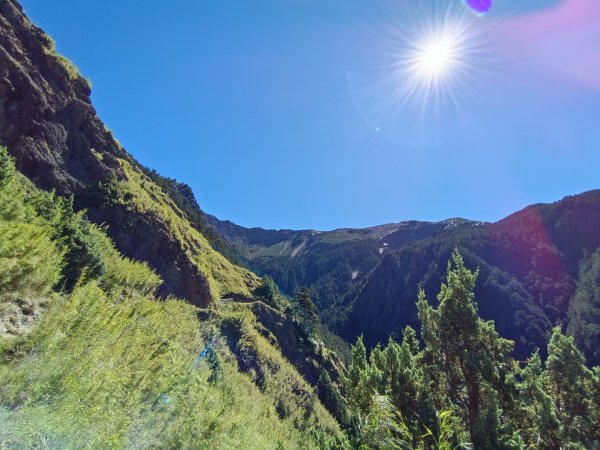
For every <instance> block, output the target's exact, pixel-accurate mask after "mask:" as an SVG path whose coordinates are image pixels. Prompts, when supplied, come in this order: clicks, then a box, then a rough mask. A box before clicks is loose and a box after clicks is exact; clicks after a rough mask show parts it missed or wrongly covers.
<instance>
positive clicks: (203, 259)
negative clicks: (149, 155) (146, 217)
mask: <svg viewBox="0 0 600 450" xmlns="http://www.w3.org/2000/svg"><path fill="white" fill-rule="evenodd" d="M120 163H121V167H122V168H123V171H124V172H125V175H126V180H124V181H121V182H116V183H117V186H116V187H113V190H116V191H117V192H120V193H121V195H120V197H119V201H120V202H122V203H124V204H126V205H127V206H128V207H130V208H133V209H134V210H136V211H138V212H140V213H147V212H151V213H152V214H154V215H156V216H157V217H159V218H160V220H162V221H163V222H164V223H165V224H167V226H168V228H169V230H170V232H171V235H172V236H173V237H174V238H175V239H177V240H178V241H179V242H180V245H181V248H182V249H183V250H184V251H185V252H186V253H187V254H188V255H189V257H190V258H191V260H192V261H193V262H194V263H195V264H196V265H197V267H198V268H199V269H200V271H201V272H202V273H203V274H204V275H205V276H206V278H207V279H208V283H209V285H210V289H211V295H212V297H213V299H214V300H215V301H216V300H218V299H220V298H221V297H223V296H225V295H226V294H238V295H242V296H246V297H248V298H251V297H252V290H253V289H255V288H256V287H257V286H258V285H259V279H258V277H257V276H256V275H254V274H253V273H252V272H250V271H249V270H247V269H244V268H242V267H239V266H236V265H234V264H232V263H231V262H230V261H229V260H227V259H226V258H225V257H224V256H223V255H221V254H220V253H218V252H217V251H215V250H214V249H213V248H212V246H211V245H210V243H209V242H208V241H207V239H206V238H205V237H204V236H203V235H202V233H200V231H198V229H196V228H195V227H193V226H192V225H191V224H190V222H189V221H188V219H187V216H186V214H185V213H184V212H183V211H182V210H181V209H179V207H178V206H177V205H176V204H175V202H174V201H173V200H172V199H171V197H169V196H168V195H167V194H166V193H165V192H164V191H163V190H162V189H161V188H160V187H159V186H158V185H157V184H155V183H154V182H153V181H152V180H151V179H150V178H149V177H148V176H147V175H145V174H144V173H143V171H142V170H141V169H139V168H138V167H136V166H134V165H133V164H131V163H129V162H127V161H125V160H120Z"/></svg>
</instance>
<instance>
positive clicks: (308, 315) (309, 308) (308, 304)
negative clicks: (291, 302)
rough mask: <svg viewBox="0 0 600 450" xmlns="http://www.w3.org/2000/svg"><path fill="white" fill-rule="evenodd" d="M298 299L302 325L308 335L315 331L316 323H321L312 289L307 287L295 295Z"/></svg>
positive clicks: (297, 306)
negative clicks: (311, 292)
mask: <svg viewBox="0 0 600 450" xmlns="http://www.w3.org/2000/svg"><path fill="white" fill-rule="evenodd" d="M294 299H295V301H296V309H297V315H298V317H299V319H300V326H301V327H302V329H303V330H304V332H305V333H306V335H307V336H311V335H312V334H313V333H314V330H315V327H316V325H317V324H318V323H319V316H318V314H317V308H316V306H315V304H314V303H313V301H312V299H311V298H310V290H309V289H308V288H307V287H305V288H303V289H302V290H301V291H300V292H298V293H297V294H296V296H295V297H294Z"/></svg>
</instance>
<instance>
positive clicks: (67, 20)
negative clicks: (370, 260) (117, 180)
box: [22, 0, 600, 229]
mask: <svg viewBox="0 0 600 450" xmlns="http://www.w3.org/2000/svg"><path fill="white" fill-rule="evenodd" d="M395 1H402V0H395ZM406 1H411V0H406ZM414 1H417V0H414ZM418 1H421V0H418ZM448 1H452V0H448ZM456 1H459V0H456ZM511 1H512V0H505V3H510V2H511ZM575 1H576V0H575ZM391 2H392V1H391V0H377V1H375V0H373V1H370V0H362V1H359V0H343V1H342V0H330V1H325V0H256V1H248V0H172V1H169V2H158V1H148V0H145V1H142V0H127V1H123V0H120V1H117V0H85V1H82V0H52V1H46V0H23V1H22V4H23V6H24V8H25V10H26V12H27V13H28V14H29V15H30V17H31V18H32V20H33V21H34V22H35V23H36V24H37V25H38V26H40V27H42V28H43V29H44V30H45V31H47V32H48V33H49V34H50V35H51V36H52V37H53V38H54V39H55V40H56V42H57V48H58V50H59V51H60V52H61V53H63V54H64V55H66V56H67V57H69V58H70V59H71V60H73V62H74V63H75V64H76V65H77V66H78V67H79V68H80V69H81V72H82V73H83V74H84V75H85V76H86V77H88V78H89V79H91V81H92V84H93V93H92V97H93V102H94V105H95V106H96V108H97V110H98V113H99V115H100V117H101V118H102V119H103V120H104V121H105V123H106V124H107V126H108V127H109V128H110V129H112V130H113V132H114V133H115V136H116V137H117V138H118V139H119V141H120V142H121V143H122V144H123V145H124V147H125V148H126V149H127V150H128V151H129V152H130V153H132V154H133V155H134V156H135V157H136V158H137V159H138V160H139V161H140V162H142V163H143V164H145V165H147V166H149V167H151V168H155V169H157V170H158V171H159V172H160V173H162V174H163V175H166V176H170V177H174V178H177V179H179V180H181V181H183V182H185V183H187V184H189V185H190V186H191V187H192V188H193V190H194V192H195V194H196V196H197V198H198V201H199V203H200V205H201V206H202V208H203V209H204V210H206V211H207V212H209V213H211V214H215V215H217V216H218V217H220V218H223V219H229V220H232V221H234V222H236V223H239V224H241V225H244V226H262V227H267V228H296V229H297V228H314V229H332V228H337V227H350V226H352V227H362V226H370V225H376V224H381V223H388V222H397V221H401V220H407V219H420V220H441V219H445V218H448V217H458V216H460V217H466V218H470V219H474V220H486V221H494V220H498V219H500V218H502V217H504V216H505V215H507V214H509V213H511V212H514V211H515V210H517V209H520V208H522V207H524V206H525V205H527V204H530V203H536V202H548V201H554V200H558V199H560V198H562V197H563V196H565V195H568V194H575V193H579V192H582V191H585V190H589V189H593V188H600V176H599V170H598V168H599V167H600V146H599V143H600V93H599V91H598V90H596V89H593V88H591V87H589V86H586V85H583V84H581V83H577V82H574V81H572V80H566V81H565V80H561V79H558V80H557V79H556V77H551V76H548V77H546V75H545V74H544V72H543V71H541V72H540V71H537V72H536V70H534V69H532V70H531V71H529V70H525V69H523V70H521V69H518V68H517V69H514V70H513V68H511V67H504V69H505V71H504V74H505V75H504V76H503V77H501V76H498V77H490V80H492V79H493V80H494V81H493V82H492V81H489V82H486V83H483V84H482V86H483V88H484V90H485V94H484V95H480V96H469V95H466V96H465V97H466V98H467V100H465V104H464V105H461V107H462V108H463V113H462V114H460V115H458V116H452V117H449V118H448V121H446V123H445V125H444V126H445V131H444V132H443V133H442V132H440V131H439V130H431V133H432V134H436V133H440V136H439V142H437V144H435V145H429V146H427V145H425V146H422V145H416V144H415V143H411V142H405V141H403V139H402V138H401V136H400V137H399V136H397V135H396V134H395V133H394V132H388V130H379V131H378V130H377V124H374V123H370V122H369V120H368V119H366V118H365V115H364V113H363V111H362V110H361V105H360V104H357V101H356V98H354V96H355V93H354V92H353V89H352V86H351V83H349V76H351V74H352V73H353V71H354V70H361V69H365V70H368V68H364V67H362V68H361V67H360V66H361V64H363V62H364V61H368V60H369V58H368V56H369V54H370V53H373V54H376V53H377V52H378V51H379V50H380V48H379V47H378V46H380V45H383V44H382V43H381V42H379V41H378V40H377V39H371V36H375V35H377V31H378V29H380V28H382V27H390V26H391V27H394V26H402V23H401V18H400V19H399V18H398V17H397V16H396V15H394V14H392V13H391V12H390V11H389V8H390V3H391ZM513 3H514V4H522V3H525V2H523V0H514V1H513ZM526 3H527V5H528V6H529V7H530V8H533V9H535V8H538V9H543V8H553V7H555V6H556V3H558V2H557V1H552V0H547V1H544V0H531V1H530V0H527V2H526ZM506 11H508V9H506ZM510 12H511V14H517V13H524V12H523V11H518V10H517V9H516V8H513V9H512V10H510ZM480 20H481V21H482V24H483V25H482V26H485V22H484V21H486V20H492V19H491V18H489V17H485V16H484V17H482V18H481V19H480ZM394 21H397V23H395V22H394ZM548 38H549V40H550V39H551V38H552V36H548ZM559 44H560V43H559ZM559 44H557V45H559ZM574 51H576V50H574ZM365 56H367V57H365ZM534 65H535V64H533V65H532V67H533V66H534ZM506 74H510V75H509V76H508V77H506ZM513 78H516V80H515V79H513ZM408 119H409V118H408V117H407V120H408ZM423 126H424V127H425V128H426V127H427V124H423Z"/></svg>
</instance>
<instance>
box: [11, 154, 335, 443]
mask: <svg viewBox="0 0 600 450" xmlns="http://www.w3.org/2000/svg"><path fill="white" fill-rule="evenodd" d="M160 284H161V279H160V277H159V276H158V275H156V274H155V273H154V272H153V271H152V270H151V269H150V268H149V267H148V266H147V264H146V263H140V262H136V261H133V260H130V259H127V258H124V257H122V256H121V255H120V254H119V252H118V251H117V249H116V248H115V247H114V245H113V243H112V242H111V240H110V239H109V238H108V236H107V235H106V234H105V232H104V230H103V229H102V228H99V227H97V226H94V225H93V224H91V223H90V222H88V221H87V220H86V219H85V218H84V217H83V215H82V214H77V213H74V212H73V210H72V204H71V202H70V201H68V200H65V199H63V198H61V197H58V196H56V195H55V194H52V193H47V192H44V191H41V190H39V189H37V188H35V187H34V186H33V185H32V183H31V182H30V181H29V180H28V179H27V178H25V177H24V176H22V175H21V174H19V173H18V172H16V171H15V170H14V166H13V163H12V160H11V159H10V158H9V157H8V154H7V152H6V150H5V149H4V148H2V147H0V382H1V384H2V386H3V389H2V391H1V392H0V423H2V426H1V427H0V442H2V447H3V448H10V449H12V448H14V449H22V448H83V447H90V448H174V447H177V448H197V445H198V443H199V442H200V443H201V446H202V447H203V448H232V447H244V448H257V449H258V448H264V449H270V448H275V447H284V448H290V449H292V448H322V447H323V446H324V445H328V444H327V442H331V443H333V442H334V441H335V440H336V439H337V437H338V436H340V433H339V428H338V425H337V423H336V422H335V420H334V419H333V418H332V417H331V416H330V414H329V413H328V412H327V411H326V410H325V409H324V407H323V406H322V405H321V404H320V402H319V401H318V399H317V396H316V393H315V392H314V389H313V387H312V386H311V385H310V384H308V383H307V382H306V381H305V379H304V378H303V377H302V376H301V375H300V374H299V373H298V372H297V370H296V368H295V367H294V366H293V365H292V364H291V363H290V362H289V361H287V360H286V358H285V357H284V356H283V355H282V353H281V352H280V351H279V350H278V348H279V347H281V348H282V349H284V350H285V351H286V352H289V351H290V350H291V349H290V347H289V346H285V345H281V346H280V345H279V341H278V340H277V339H275V338H273V339H270V340H269V339H268V336H269V333H270V332H269V329H268V328H266V327H265V326H264V325H259V323H261V322H260V320H263V321H264V319H261V318H262V317H263V316H264V315H265V314H256V315H255V314H253V312H252V309H248V310H245V309H244V308H245V306H244V305H239V306H238V307H236V305H235V304H234V303H232V304H230V305H228V307H227V308H222V310H221V311H216V310H214V309H211V310H204V312H202V311H200V310H198V309H197V308H196V307H194V306H192V305H190V304H189V303H187V302H184V301H181V300H177V299H174V298H170V299H168V300H164V301H161V300H159V299H157V298H156V297H154V295H153V293H154V292H155V291H156V290H157V288H158V287H159V285H160ZM255 305H260V302H255ZM232 308H233V309H232ZM263 308H267V309H268V307H267V306H266V305H263ZM271 315H272V316H273V317H279V318H280V320H283V319H285V320H287V322H288V323H287V324H288V328H287V329H286V330H285V333H281V332H278V331H277V330H275V332H276V333H278V335H279V336H280V339H283V337H282V336H287V337H288V338H289V337H292V338H294V337H295V338H296V339H298V340H299V342H304V341H305V340H306V338H305V337H302V335H300V334H298V335H296V334H295V333H294V328H295V327H296V325H295V322H294V321H293V320H292V319H289V318H285V317H284V316H283V315H282V314H280V313H278V312H277V311H273V312H272V313H271ZM200 318H201V319H200ZM258 330H262V332H263V333H264V334H265V336H267V337H265V336H263V335H262V334H261V333H260V332H259V331H258ZM292 354H293V355H294V356H295V357H296V359H298V358H299V357H300V354H295V353H294V352H292ZM303 354H304V355H305V357H308V355H311V354H315V358H317V360H318V361H319V362H317V361H316V360H313V365H314V366H315V368H316V369H317V370H320V369H321V367H324V366H325V363H326V361H335V357H334V355H324V354H323V353H322V351H321V354H320V355H318V354H317V353H316V352H314V351H311V350H310V349H308V350H305V351H304V353H303ZM321 364H322V365H321ZM298 365H302V364H298ZM328 369H330V370H331V371H332V373H336V372H337V371H338V370H339V367H335V366H332V367H328ZM265 429H268V430H269V433H268V434H265V433H263V430H265Z"/></svg>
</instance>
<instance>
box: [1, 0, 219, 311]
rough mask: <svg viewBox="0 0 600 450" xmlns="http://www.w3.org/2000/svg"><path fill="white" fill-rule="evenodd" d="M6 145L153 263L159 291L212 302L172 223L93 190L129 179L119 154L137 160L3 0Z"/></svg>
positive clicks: (83, 83) (82, 84)
mask: <svg viewBox="0 0 600 450" xmlns="http://www.w3.org/2000/svg"><path fill="white" fill-rule="evenodd" d="M0 145H3V146H6V147H7V148H8V150H9V152H10V153H11V155H13V157H14V158H15V159H16V164H17V167H18V169H19V170H20V171H21V172H22V173H23V174H25V175H26V176H27V177H29V178H30V179H31V180H32V181H33V182H34V183H35V184H36V185H37V186H38V187H40V188H42V189H46V190H55V191H56V192H57V193H59V194H61V195H73V196H74V199H75V207H76V208H77V209H86V210H87V211H88V217H89V218H90V219H91V220H92V221H94V222H96V223H104V224H106V225H108V231H109V234H110V235H111V237H112V238H113V240H114V241H115V244H116V245H117V247H118V248H119V250H120V251H121V252H122V253H123V254H125V255H126V256H128V257H130V258H133V259H137V260H144V261H147V262H148V263H149V265H150V266H151V267H152V268H153V269H155V270H156V271H157V272H158V273H159V275H160V276H161V277H162V279H163V280H164V284H163V285H162V286H161V288H160V292H159V294H161V295H169V294H172V295H175V296H177V297H182V298H185V299H187V300H188V301H189V302H191V303H192V304H195V305H198V306H201V307H206V306H208V305H209V303H210V301H211V300H210V289H209V286H208V282H207V280H206V278H205V277H204V276H203V275H202V273H200V271H199V270H198V268H197V267H196V266H195V265H194V264H193V263H192V262H191V260H190V259H189V257H188V256H187V255H186V254H185V252H184V251H183V249H182V248H181V244H180V243H179V242H178V241H177V240H176V239H175V238H174V237H173V236H171V235H170V233H169V230H168V228H167V226H166V224H164V223H163V222H162V221H161V220H160V219H159V218H158V217H157V216H155V215H152V214H149V213H145V214H142V213H139V212H136V211H132V210H129V209H127V208H126V207H124V206H122V205H118V204H116V203H111V202H110V199H108V200H109V201H108V203H107V202H98V201H97V198H96V197H95V196H94V195H92V194H93V193H94V191H95V190H97V187H98V185H99V184H100V183H102V182H103V181H105V180H108V179H111V178H112V179H117V180H119V179H123V177H124V174H123V172H122V169H121V166H120V164H119V162H118V159H124V160H126V161H128V162H129V163H130V164H133V165H138V163H137V162H136V161H135V160H133V158H132V157H131V156H130V155H129V154H127V152H126V151H125V150H124V149H123V148H122V147H121V146H120V145H119V144H118V143H117V141H116V140H115V139H114V137H113V135H112V133H111V132H110V131H108V130H107V129H106V128H105V126H104V124H103V123H102V121H101V120H100V119H99V118H98V116H97V115H96V111H95V109H94V107H93V106H92V104H91V101H90V86H89V83H88V82H87V80H85V79H84V78H83V77H81V76H80V75H79V73H78V72H77V70H76V69H75V68H74V67H73V66H72V65H71V64H70V62H69V61H67V60H66V59H64V58H63V57H61V56H60V55H57V54H56V52H55V51H54V44H53V42H52V40H51V39H50V38H49V37H48V36H47V35H46V34H45V33H44V32H43V31H42V30H40V29H39V28H37V27H36V26H35V25H33V24H32V23H31V22H30V21H29V19H28V18H27V17H26V16H25V15H24V13H23V10H22V9H21V7H20V5H19V4H18V3H17V2H15V1H13V0H0Z"/></svg>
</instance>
